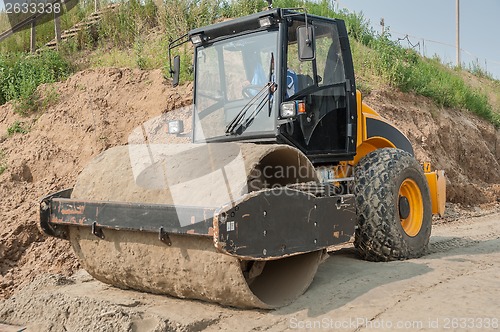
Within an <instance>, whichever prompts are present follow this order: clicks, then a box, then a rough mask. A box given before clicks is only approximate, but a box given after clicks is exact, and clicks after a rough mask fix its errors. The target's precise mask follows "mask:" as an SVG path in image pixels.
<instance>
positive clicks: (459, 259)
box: [0, 213, 500, 331]
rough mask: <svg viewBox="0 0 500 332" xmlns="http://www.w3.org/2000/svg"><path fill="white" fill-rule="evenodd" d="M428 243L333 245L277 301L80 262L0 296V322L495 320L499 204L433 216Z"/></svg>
mask: <svg viewBox="0 0 500 332" xmlns="http://www.w3.org/2000/svg"><path fill="white" fill-rule="evenodd" d="M430 251H431V252H430V254H429V255H427V256H425V257H423V258H421V259H415V260H409V261H401V262H390V263H371V262H365V261H361V260H359V259H358V258H357V257H356V255H355V252H354V249H353V248H344V249H341V250H339V251H335V252H332V253H331V255H330V257H329V258H328V259H327V260H326V261H325V262H324V263H323V264H322V265H321V266H320V269H319V271H318V274H317V275H316V278H315V280H314V282H313V284H312V285H311V287H310V288H309V290H308V291H307V292H306V293H305V294H304V295H303V296H302V297H300V298H299V299H298V300H297V301H296V302H295V303H293V304H292V305H290V306H288V307H285V308H282V309H279V310H275V311H242V310H236V309H231V308H224V307H220V306H218V305H214V304H207V303H203V302H199V301H191V300H180V299H174V298H168V297H163V296H155V295H149V294H144V293H138V292H134V291H124V290H119V289H115V288H112V287H109V286H107V285H104V284H102V283H100V282H97V281H95V280H93V279H92V278H91V277H90V276H88V275H87V274H86V273H85V272H84V271H80V272H78V273H77V274H76V275H74V276H73V277H71V278H67V277H63V276H60V275H50V274H44V275H40V276H39V277H38V278H37V279H36V280H35V282H33V283H31V284H29V285H28V286H27V287H26V288H24V289H23V290H21V291H20V292H18V293H17V294H15V296H13V297H11V298H10V299H8V300H5V301H3V302H1V303H0V322H3V323H7V324H14V325H18V326H21V327H26V326H27V327H28V329H27V331H42V330H44V331H45V330H46V331H63V330H64V331H91V330H96V331H97V330H99V331H171V330H174V331H199V330H207V331H219V330H223V331H241V330H248V331H250V330H254V331H261V330H271V331H282V330H308V329H314V330H321V329H327V328H328V329H335V330H345V331H365V330H381V331H386V330H405V331H411V330H435V331H437V330H445V329H446V330H457V329H458V330H470V331H476V330H482V329H484V330H498V329H499V324H500V322H499V319H500V310H499V309H498V308H500V287H498V286H499V284H500V283H499V281H498V276H500V213H496V214H490V215H487V216H482V217H476V218H462V219H459V220H456V221H454V222H448V223H438V224H436V225H435V226H434V228H433V234H432V240H431V246H430ZM3 329H6V327H3ZM0 331H2V325H0Z"/></svg>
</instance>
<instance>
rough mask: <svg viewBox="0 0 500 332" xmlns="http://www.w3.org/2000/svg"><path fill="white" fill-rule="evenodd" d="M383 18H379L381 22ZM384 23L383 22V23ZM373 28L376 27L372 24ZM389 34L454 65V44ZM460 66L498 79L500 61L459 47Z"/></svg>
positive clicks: (338, 5) (336, 6)
mask: <svg viewBox="0 0 500 332" xmlns="http://www.w3.org/2000/svg"><path fill="white" fill-rule="evenodd" d="M332 5H333V8H334V9H335V10H337V11H338V10H339V9H340V10H347V11H348V12H350V13H354V12H355V11H353V10H351V9H350V8H349V7H347V6H345V4H344V3H343V1H340V0H332ZM383 22H384V19H382V20H381V23H383ZM383 24H385V23H383ZM373 28H377V27H376V26H373ZM382 29H384V28H382ZM389 33H390V36H392V37H393V38H391V39H393V40H395V41H397V42H398V43H399V44H400V45H401V46H403V47H406V48H410V49H413V50H415V51H417V52H418V53H420V54H421V55H422V56H423V57H426V58H438V59H439V60H440V61H441V62H442V63H443V64H445V65H448V66H450V67H453V66H455V65H456V60H455V59H456V45H452V44H449V43H445V42H441V41H437V40H432V39H427V38H424V37H420V36H414V35H410V34H407V33H403V32H399V31H394V30H392V29H389ZM460 52H461V64H460V65H461V66H462V67H463V68H466V69H469V70H470V71H472V72H474V73H481V74H484V75H488V76H490V77H492V78H495V79H497V80H500V61H495V60H491V59H487V58H485V57H481V56H478V55H477V54H475V53H473V52H470V51H469V50H466V49H463V48H461V49H460Z"/></svg>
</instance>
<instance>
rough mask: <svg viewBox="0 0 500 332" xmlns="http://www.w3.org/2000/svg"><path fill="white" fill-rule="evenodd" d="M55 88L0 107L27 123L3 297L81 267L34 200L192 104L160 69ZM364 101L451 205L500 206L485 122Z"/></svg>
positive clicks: (186, 91) (3, 216)
mask: <svg viewBox="0 0 500 332" xmlns="http://www.w3.org/2000/svg"><path fill="white" fill-rule="evenodd" d="M52 89H55V91H56V92H57V95H58V97H57V98H56V100H55V101H54V102H53V106H51V107H49V108H48V109H47V110H45V112H44V113H41V114H35V115H33V116H31V117H30V118H19V116H18V115H16V114H15V113H14V112H13V108H12V105H11V104H6V105H3V106H0V133H6V131H7V128H9V127H11V126H12V124H13V123H14V122H15V121H23V122H25V125H26V124H27V125H30V126H31V128H30V129H29V132H28V133H27V134H14V135H11V136H7V135H4V137H3V138H2V140H1V142H0V150H1V151H2V153H3V155H4V157H3V159H2V160H1V161H0V163H3V164H5V165H6V166H7V168H6V170H5V171H4V172H3V174H1V175H0V195H1V196H2V197H3V198H2V204H1V205H0V220H1V224H0V298H1V297H9V296H10V295H11V294H12V292H13V291H14V290H15V289H16V288H18V287H19V286H20V285H21V284H23V283H25V282H29V281H31V280H33V279H34V278H35V277H36V276H37V275H38V274H40V273H42V272H44V271H49V272H54V273H55V272H57V273H59V272H61V273H64V274H70V273H72V272H73V271H74V270H75V269H76V268H77V267H78V263H77V261H76V259H75V258H74V256H73V254H72V251H71V248H70V247H69V245H68V244H67V243H66V242H65V241H57V240H54V239H49V238H46V237H45V236H43V235H42V234H40V232H39V231H38V228H37V227H38V226H37V224H38V199H39V198H40V197H42V196H43V195H45V194H47V193H51V192H54V191H56V190H60V189H63V188H67V187H71V186H72V185H73V184H74V182H75V179H76V176H77V175H78V174H79V173H80V172H81V171H82V169H83V168H84V167H85V165H86V164H87V163H88V162H89V161H90V160H91V159H92V158H93V157H94V156H96V155H97V154H98V153H100V152H102V151H103V150H105V149H107V148H109V147H112V146H115V145H121V144H126V143H127V137H128V135H129V134H130V132H131V131H132V129H133V128H135V127H137V126H138V125H140V124H141V123H143V122H145V121H146V120H148V119H151V118H153V117H155V116H158V115H160V114H162V113H164V112H166V111H170V110H173V109H175V108H178V107H181V106H185V105H188V104H190V102H191V85H184V86H181V87H179V88H177V89H173V88H171V86H170V84H169V82H167V81H166V80H164V79H163V76H162V74H161V72H160V71H159V70H153V71H141V70H132V69H115V68H104V69H95V70H86V71H83V72H79V73H76V74H75V75H73V76H71V77H70V78H69V79H67V80H66V81H65V82H61V83H56V84H53V85H51V86H42V87H40V89H39V90H40V92H41V94H42V96H43V95H44V91H49V90H52ZM365 100H366V102H367V103H368V104H370V105H372V106H373V107H374V108H375V109H377V110H378V111H380V113H381V114H382V115H384V116H387V117H388V118H389V119H391V120H392V121H393V122H395V123H396V124H397V125H398V126H399V127H400V128H402V130H403V131H404V132H405V133H406V134H407V135H408V137H409V138H410V140H411V141H412V143H413V144H414V146H415V148H416V149H415V150H416V154H417V158H418V159H419V160H420V161H428V160H430V161H432V162H433V164H434V166H435V167H436V168H441V169H445V170H446V171H447V176H448V180H449V181H448V188H449V189H448V191H449V200H450V201H451V202H454V203H462V204H465V205H477V204H479V203H488V202H494V201H496V200H498V199H499V197H500V191H499V184H500V165H499V163H500V151H499V149H497V146H498V145H499V144H500V133H499V132H498V131H496V130H495V128H494V127H493V126H492V125H491V124H490V123H488V122H487V121H485V120H482V119H480V118H478V117H477V116H475V115H472V114H469V113H462V112H459V111H457V110H452V109H438V108H437V107H436V106H435V104H434V103H433V102H431V101H429V100H428V99H426V98H423V97H417V96H414V95H406V94H402V93H394V92H393V91H389V90H388V89H381V90H377V91H373V92H372V93H371V94H370V95H369V96H367V97H366V98H365Z"/></svg>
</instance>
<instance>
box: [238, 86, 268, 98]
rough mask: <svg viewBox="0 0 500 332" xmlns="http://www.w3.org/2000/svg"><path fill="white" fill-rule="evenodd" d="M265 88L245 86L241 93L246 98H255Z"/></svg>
mask: <svg viewBox="0 0 500 332" xmlns="http://www.w3.org/2000/svg"><path fill="white" fill-rule="evenodd" d="M263 87H264V86H263V85H255V84H250V85H247V86H245V87H244V88H243V89H242V90H241V93H242V94H243V97H245V98H253V97H255V96H256V95H257V94H258V93H259V92H260V90H262V88H263Z"/></svg>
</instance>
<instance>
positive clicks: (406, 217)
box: [398, 179, 424, 237]
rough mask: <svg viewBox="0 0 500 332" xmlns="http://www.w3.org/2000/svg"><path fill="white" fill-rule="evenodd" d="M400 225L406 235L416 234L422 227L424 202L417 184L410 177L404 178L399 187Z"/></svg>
mask: <svg viewBox="0 0 500 332" xmlns="http://www.w3.org/2000/svg"><path fill="white" fill-rule="evenodd" d="M398 210H399V218H400V219H401V226H402V227H403V230H404V231H405V233H406V234H407V235H408V236H412V237H413V236H416V235H417V234H418V232H420V229H421V228H422V224H423V220H424V203H423V201H422V193H421V192H420V188H419V187H418V184H417V183H416V182H415V181H414V180H412V179H406V180H404V181H403V183H401V187H400V188H399V200H398Z"/></svg>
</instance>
